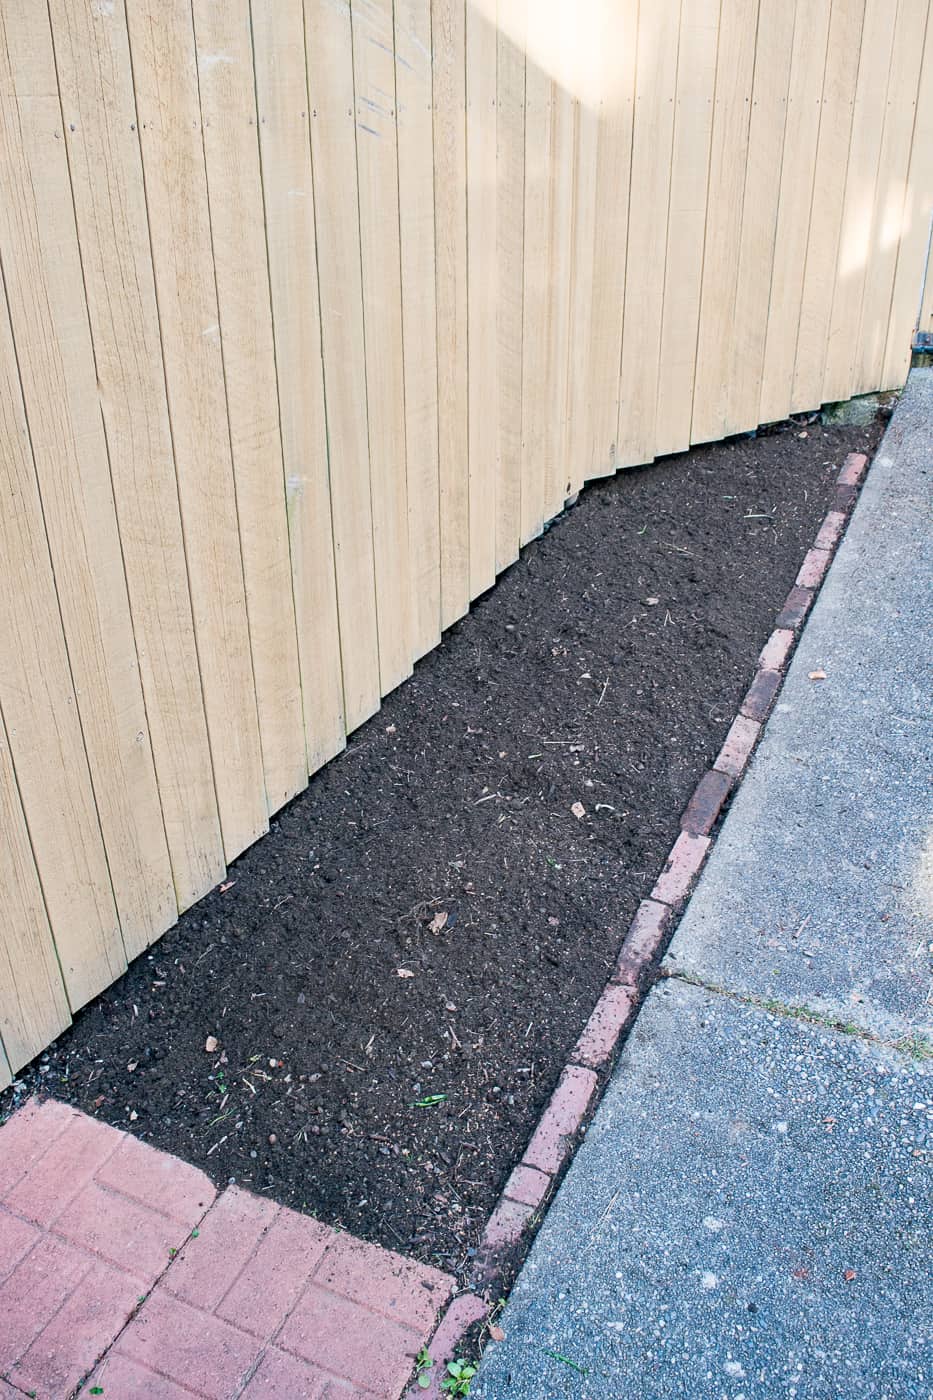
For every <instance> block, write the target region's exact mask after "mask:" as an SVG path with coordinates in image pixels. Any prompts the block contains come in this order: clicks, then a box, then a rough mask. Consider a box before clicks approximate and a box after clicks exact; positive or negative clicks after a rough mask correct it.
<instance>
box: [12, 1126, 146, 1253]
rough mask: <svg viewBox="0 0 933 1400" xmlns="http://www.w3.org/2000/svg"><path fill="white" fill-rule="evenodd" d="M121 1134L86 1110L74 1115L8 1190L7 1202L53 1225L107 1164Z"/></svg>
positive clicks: (16, 1208) (29, 1217) (20, 1210)
mask: <svg viewBox="0 0 933 1400" xmlns="http://www.w3.org/2000/svg"><path fill="white" fill-rule="evenodd" d="M56 1122H57V1120H56ZM121 1136H122V1134H120V1133H118V1132H117V1131H116V1129H115V1128H110V1127H108V1126H107V1124H106V1123H98V1122H96V1121H95V1120H94V1119H93V1118H88V1117H86V1115H85V1114H83V1113H74V1114H72V1116H71V1119H70V1121H69V1122H68V1123H67V1124H66V1125H65V1130H64V1132H61V1133H56V1135H55V1136H54V1138H53V1139H52V1141H51V1142H50V1143H49V1145H48V1147H47V1148H46V1150H45V1152H43V1154H42V1155H41V1157H39V1158H38V1159H37V1160H35V1161H33V1162H32V1164H31V1166H30V1168H29V1171H28V1172H27V1173H26V1175H25V1176H24V1177H23V1178H22V1180H21V1181H20V1182H18V1183H17V1185H16V1186H14V1187H13V1189H12V1191H9V1192H8V1193H7V1197H6V1199H7V1203H8V1204H9V1205H10V1206H11V1207H12V1209H13V1210H15V1211H17V1212H18V1213H19V1214H20V1215H25V1216H26V1217H27V1218H28V1219H29V1220H35V1222H36V1224H38V1225H45V1226H48V1225H51V1224H53V1223H54V1222H55V1220H57V1218H58V1217H59V1215H61V1213H62V1211H63V1210H64V1209H65V1207H66V1206H67V1205H68V1203H69V1202H70V1201H72V1200H74V1198H75V1196H77V1195H78V1193H79V1191H81V1190H82V1189H83V1188H84V1187H85V1186H86V1185H87V1184H88V1182H89V1181H90V1180H91V1178H92V1177H93V1176H94V1173H95V1172H96V1171H98V1170H99V1168H100V1167H102V1166H103V1165H104V1163H105V1162H106V1160H107V1158H108V1157H109V1156H110V1155H111V1153H112V1152H113V1151H114V1149H115V1148H116V1147H117V1146H118V1145H119V1143H120V1139H121Z"/></svg>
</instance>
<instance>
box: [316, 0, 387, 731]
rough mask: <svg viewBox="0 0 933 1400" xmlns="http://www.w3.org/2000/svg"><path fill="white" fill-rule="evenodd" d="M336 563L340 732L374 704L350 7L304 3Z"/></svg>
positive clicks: (374, 651)
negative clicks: (342, 724) (342, 714)
mask: <svg viewBox="0 0 933 1400" xmlns="http://www.w3.org/2000/svg"><path fill="white" fill-rule="evenodd" d="M305 49H306V54H307V64H308V98H309V103H310V107H311V160H312V172H313V176H314V215H315V228H316V233H317V250H318V279H319V287H320V302H321V336H322V344H323V350H324V388H325V401H326V405H327V435H328V444H329V456H330V485H331V513H332V518H333V524H334V563H335V568H336V574H337V605H338V610H339V618H340V648H341V656H342V664H343V694H344V706H345V715H346V722H347V729H348V731H349V730H351V729H355V728H356V727H357V726H358V725H360V724H362V723H363V721H364V720H366V719H368V718H369V716H370V715H372V714H375V712H376V710H377V709H378V708H379V694H380V691H379V642H378V635H377V628H376V582H375V562H374V553H373V518H372V499H371V496H370V461H369V441H368V435H367V420H366V350H365V344H364V340H363V288H362V271H361V267H360V234H359V203H358V198H359V197H358V193H357V175H356V118H355V114H354V105H353V104H354V98H353V55H352V40H351V33H350V11H349V7H348V5H347V4H346V3H345V0H340V3H334V4H318V3H317V0H311V3H309V4H307V5H306V6H305Z"/></svg>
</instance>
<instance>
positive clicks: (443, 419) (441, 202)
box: [431, 0, 470, 627]
mask: <svg viewBox="0 0 933 1400" xmlns="http://www.w3.org/2000/svg"><path fill="white" fill-rule="evenodd" d="M431 33H432V53H433V69H434V162H435V164H434V228H435V238H436V242H435V272H436V277H437V283H436V286H437V425H438V471H439V478H440V537H441V626H442V627H449V626H450V624H451V623H452V622H456V620H457V618H458V617H462V616H463V614H464V613H465V612H466V610H467V608H468V607H469V605H470V477H469V446H468V442H469V426H468V380H467V376H468V366H467V233H466V226H467V207H466V33H465V9H464V0H432V4H431Z"/></svg>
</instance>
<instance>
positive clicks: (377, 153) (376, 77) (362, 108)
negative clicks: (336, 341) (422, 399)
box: [350, 0, 412, 694]
mask: <svg viewBox="0 0 933 1400" xmlns="http://www.w3.org/2000/svg"><path fill="white" fill-rule="evenodd" d="M350 12H351V15H352V40H353V73H354V88H355V106H356V150H357V172H358V180H359V220H360V235H359V236H360V256H361V262H362V269H363V339H364V344H365V350H366V401H367V404H368V412H369V461H370V490H371V493H372V512H373V547H374V558H375V571H376V618H377V622H378V628H379V676H380V683H381V688H382V693H383V694H386V693H388V691H390V690H394V688H395V687H396V686H397V685H399V684H400V683H401V681H403V680H404V679H405V677H406V676H408V675H410V674H411V658H412V640H411V580H410V577H409V559H408V488H407V482H406V455H405V451H406V449H405V379H404V367H403V361H402V281H401V276H402V274H401V256H400V252H399V214H398V155H397V141H396V131H395V35H394V27H393V17H392V0H351V5H350Z"/></svg>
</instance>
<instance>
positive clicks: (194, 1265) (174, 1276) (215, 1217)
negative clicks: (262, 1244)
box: [163, 1186, 280, 1312]
mask: <svg viewBox="0 0 933 1400" xmlns="http://www.w3.org/2000/svg"><path fill="white" fill-rule="evenodd" d="M279 1209H280V1207H279V1206H277V1205H275V1203H274V1202H273V1201H267V1200H264V1199H263V1197H261V1196H253V1195H251V1194H250V1192H249V1191H241V1190H239V1188H238V1187H236V1186H229V1187H228V1188H227V1190H226V1191H225V1192H224V1193H223V1195H222V1196H221V1197H220V1199H219V1200H218V1201H217V1202H216V1203H215V1204H214V1205H213V1206H211V1209H210V1210H209V1211H208V1213H207V1215H206V1216H205V1217H204V1219H203V1221H202V1222H201V1224H200V1226H199V1227H198V1236H197V1238H196V1239H192V1240H189V1241H188V1243H187V1244H186V1245H185V1247H184V1249H183V1250H182V1252H181V1254H179V1256H178V1258H177V1259H176V1260H175V1261H174V1263H173V1264H172V1267H171V1268H170V1269H169V1271H168V1273H167V1274H166V1276H165V1280H164V1284H163V1287H165V1288H166V1289H167V1290H168V1292H169V1293H172V1294H174V1296H175V1297H176V1298H182V1299H184V1300H185V1301H187V1302H189V1303H193V1304H194V1305H195V1307H199V1308H207V1310H208V1311H209V1312H213V1310H214V1308H216V1306H217V1304H218V1303H219V1302H220V1300H221V1298H223V1297H224V1295H225V1294H226V1293H227V1292H228V1291H229V1290H230V1289H231V1288H232V1287H233V1284H234V1283H235V1281H236V1279H237V1277H238V1275H239V1273H240V1271H241V1270H242V1269H243V1268H244V1267H245V1266H246V1264H247V1262H248V1260H249V1259H250V1257H251V1255H252V1254H253V1252H254V1251H255V1249H256V1248H257V1246H258V1244H259V1241H260V1240H261V1239H262V1237H263V1235H264V1234H265V1232H266V1230H267V1229H268V1228H269V1226H270V1225H271V1224H272V1222H273V1220H274V1219H275V1218H276V1216H277V1215H278V1213H279Z"/></svg>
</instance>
